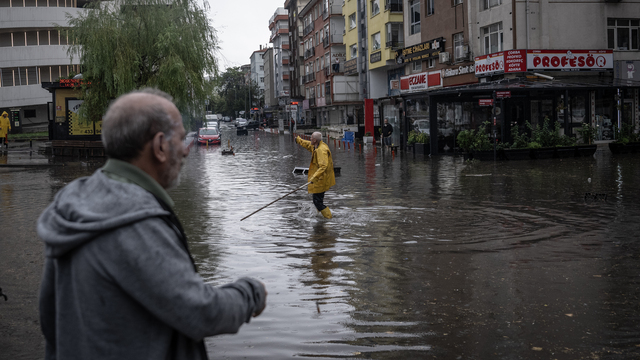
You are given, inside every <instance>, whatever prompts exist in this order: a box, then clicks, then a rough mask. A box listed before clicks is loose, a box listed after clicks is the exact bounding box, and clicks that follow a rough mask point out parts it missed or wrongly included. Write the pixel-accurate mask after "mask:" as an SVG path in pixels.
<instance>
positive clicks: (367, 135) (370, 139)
mask: <svg viewBox="0 0 640 360" xmlns="http://www.w3.org/2000/svg"><path fill="white" fill-rule="evenodd" d="M362 142H363V143H365V144H372V143H373V136H372V135H371V131H367V132H366V133H364V136H363V137H362Z"/></svg>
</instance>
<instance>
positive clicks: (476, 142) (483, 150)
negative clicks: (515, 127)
mask: <svg viewBox="0 0 640 360" xmlns="http://www.w3.org/2000/svg"><path fill="white" fill-rule="evenodd" d="M488 126H489V122H488V121H485V122H484V123H483V124H482V125H480V126H479V127H478V129H477V130H462V131H460V132H459V133H458V137H457V139H456V140H457V142H458V146H459V147H460V148H461V149H462V150H464V151H465V152H467V153H471V156H470V157H471V158H473V159H477V160H493V158H494V153H493V143H492V142H491V138H489V133H488V132H487V127H488Z"/></svg>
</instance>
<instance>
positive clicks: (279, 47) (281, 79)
mask: <svg viewBox="0 0 640 360" xmlns="http://www.w3.org/2000/svg"><path fill="white" fill-rule="evenodd" d="M269 29H270V30H271V36H270V39H269V42H270V43H272V44H273V76H274V91H275V94H276V97H277V98H278V106H281V107H283V106H286V105H287V104H289V102H290V94H291V80H290V79H291V51H290V46H289V12H288V10H287V9H285V8H283V7H280V8H278V9H277V10H276V11H275V13H274V14H273V16H272V17H271V19H269Z"/></svg>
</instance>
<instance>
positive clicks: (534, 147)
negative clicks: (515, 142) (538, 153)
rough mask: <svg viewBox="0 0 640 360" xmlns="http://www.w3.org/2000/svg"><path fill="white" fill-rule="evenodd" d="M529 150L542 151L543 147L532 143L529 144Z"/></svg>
mask: <svg viewBox="0 0 640 360" xmlns="http://www.w3.org/2000/svg"><path fill="white" fill-rule="evenodd" d="M527 147H528V148H529V149H540V148H541V147H542V145H540V143H538V142H535V141H532V142H530V143H529V146H527Z"/></svg>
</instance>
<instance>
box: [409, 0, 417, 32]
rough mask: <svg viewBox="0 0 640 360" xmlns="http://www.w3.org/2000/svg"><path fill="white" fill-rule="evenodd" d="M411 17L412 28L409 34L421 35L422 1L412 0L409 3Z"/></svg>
mask: <svg viewBox="0 0 640 360" xmlns="http://www.w3.org/2000/svg"><path fill="white" fill-rule="evenodd" d="M409 12H410V14H409V17H410V20H409V21H410V24H411V25H410V27H409V34H411V35H413V34H419V33H420V1H419V0H411V1H410V2H409Z"/></svg>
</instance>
